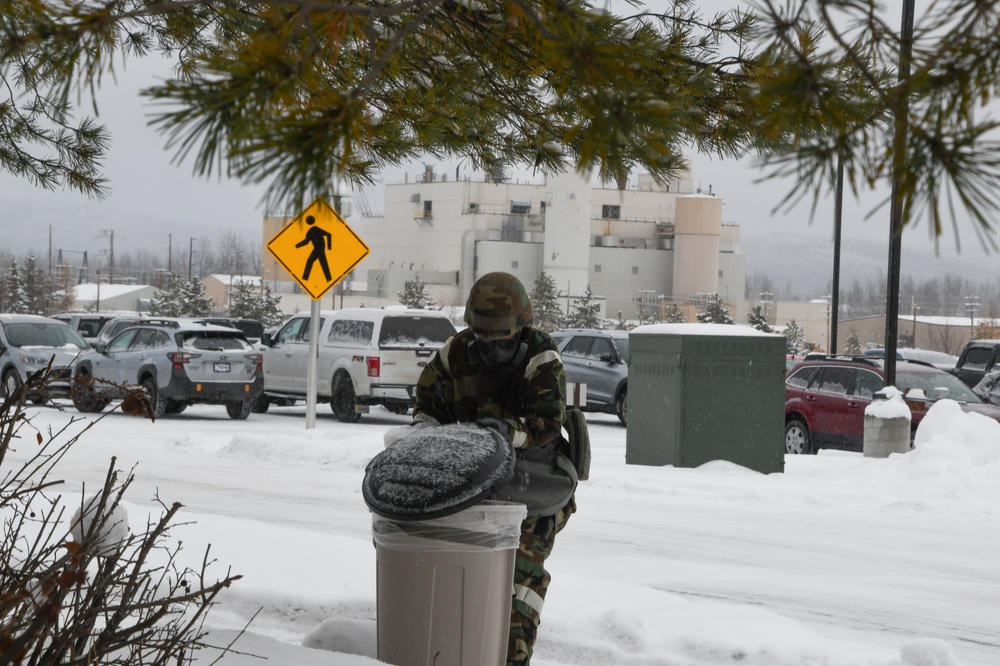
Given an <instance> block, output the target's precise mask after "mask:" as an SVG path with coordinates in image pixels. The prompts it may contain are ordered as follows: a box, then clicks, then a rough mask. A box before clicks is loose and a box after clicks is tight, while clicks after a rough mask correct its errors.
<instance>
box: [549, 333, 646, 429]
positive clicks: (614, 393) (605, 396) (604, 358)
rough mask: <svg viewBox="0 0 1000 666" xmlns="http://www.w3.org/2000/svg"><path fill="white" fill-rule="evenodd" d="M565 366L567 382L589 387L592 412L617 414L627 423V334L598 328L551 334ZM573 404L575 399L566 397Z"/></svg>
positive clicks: (586, 406) (587, 405) (588, 407)
mask: <svg viewBox="0 0 1000 666" xmlns="http://www.w3.org/2000/svg"><path fill="white" fill-rule="evenodd" d="M552 337H553V339H555V341H556V344H557V345H558V346H559V353H560V354H561V355H562V361H563V366H564V367H565V368H566V383H567V384H574V385H580V386H586V401H585V404H584V405H580V408H581V409H583V410H584V411H589V412H605V413H608V414H616V415H617V416H618V419H619V420H620V421H621V422H622V423H628V361H629V352H628V332H627V331H600V330H596V329H585V328H577V329H564V330H561V331H556V332H555V333H553V334H552ZM567 401H568V402H569V403H570V404H572V402H573V400H572V396H567Z"/></svg>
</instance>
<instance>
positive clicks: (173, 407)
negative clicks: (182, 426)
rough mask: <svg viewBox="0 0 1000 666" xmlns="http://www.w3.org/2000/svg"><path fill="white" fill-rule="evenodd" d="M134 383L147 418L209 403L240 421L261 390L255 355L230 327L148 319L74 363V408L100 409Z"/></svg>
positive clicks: (244, 338)
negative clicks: (141, 395) (146, 403)
mask: <svg viewBox="0 0 1000 666" xmlns="http://www.w3.org/2000/svg"><path fill="white" fill-rule="evenodd" d="M136 387H141V388H142V389H143V390H144V391H145V393H146V397H147V398H148V400H149V404H150V411H151V412H152V415H153V416H154V417H159V416H162V415H163V414H179V413H181V412H182V411H184V410H185V409H186V408H187V406H188V405H192V404H209V405H225V406H226V412H227V413H228V414H229V417H230V418H233V419H245V418H247V417H248V416H249V415H250V412H251V408H252V405H253V403H254V401H255V400H256V399H257V398H258V397H259V396H260V394H261V391H262V390H263V388H264V375H263V369H262V365H261V354H260V353H259V352H256V351H254V348H253V346H252V345H251V344H250V342H249V341H248V340H247V339H246V336H245V335H243V333H242V332H240V331H237V330H236V329H232V328H226V327H222V326H214V325H212V324H201V323H194V322H185V321H182V320H177V319H167V320H162V321H154V320H150V321H147V322H143V323H142V324H140V325H138V326H131V327H129V328H126V329H125V330H123V331H122V332H120V333H119V334H118V335H116V336H115V337H114V338H112V339H111V342H109V343H107V344H104V343H98V345H97V347H96V348H95V349H93V350H91V351H89V352H86V353H84V354H82V355H81V356H80V358H79V359H78V360H77V361H76V363H75V364H74V366H73V393H72V397H73V404H74V406H75V407H76V408H77V409H78V410H79V411H81V412H100V411H102V410H103V409H104V408H105V407H106V406H107V405H108V403H110V402H111V401H112V400H115V399H119V398H124V397H125V396H126V395H127V394H128V393H129V392H130V391H132V390H135V388H136Z"/></svg>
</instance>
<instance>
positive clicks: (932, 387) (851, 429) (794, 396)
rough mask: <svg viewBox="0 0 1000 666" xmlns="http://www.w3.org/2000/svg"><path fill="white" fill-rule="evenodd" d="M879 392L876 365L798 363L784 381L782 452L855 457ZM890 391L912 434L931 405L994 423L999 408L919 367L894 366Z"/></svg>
mask: <svg viewBox="0 0 1000 666" xmlns="http://www.w3.org/2000/svg"><path fill="white" fill-rule="evenodd" d="M884 386H885V374H884V373H883V370H882V360H880V359H869V358H850V359H849V358H844V357H841V358H836V357H829V358H824V359H816V360H808V361H802V362H801V363H800V364H799V365H798V366H796V367H795V369H794V371H793V372H791V373H789V375H788V378H787V379H786V380H785V451H786V452H787V453H815V452H816V451H817V450H819V449H823V448H831V449H846V450H848V451H861V450H862V446H863V444H864V431H865V407H867V406H868V405H869V404H870V403H871V401H872V396H873V395H874V394H875V393H876V392H877V391H879V390H881V389H882V388H883V387H884ZM896 388H898V389H899V390H900V391H902V392H903V394H904V396H905V399H906V404H907V405H908V406H909V407H910V412H911V413H912V429H913V430H912V431H913V432H914V433H915V432H916V430H917V426H918V425H919V424H920V421H921V419H923V417H924V414H926V413H927V410H928V409H930V406H931V405H932V404H933V403H934V401H935V400H939V399H942V398H949V399H951V400H955V401H957V402H959V403H960V404H961V405H962V409H963V410H965V411H967V412H979V413H981V414H985V415H986V416H989V417H991V418H993V419H996V420H997V421H1000V408H998V407H996V406H993V405H989V404H986V403H984V402H983V401H982V400H981V399H980V398H979V397H978V396H977V395H976V394H975V393H973V392H972V389H970V388H969V387H968V386H966V385H965V384H963V383H962V382H961V381H960V380H959V379H958V378H957V377H955V376H954V375H951V374H949V373H947V372H944V371H943V370H939V369H937V368H935V367H934V366H932V365H930V364H929V363H922V362H920V361H904V360H897V361H896Z"/></svg>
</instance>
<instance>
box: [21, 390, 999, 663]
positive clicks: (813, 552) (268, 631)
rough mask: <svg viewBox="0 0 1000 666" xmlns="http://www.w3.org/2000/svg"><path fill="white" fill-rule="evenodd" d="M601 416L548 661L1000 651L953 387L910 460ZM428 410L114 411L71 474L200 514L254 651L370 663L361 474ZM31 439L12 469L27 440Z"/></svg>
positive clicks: (221, 630)
mask: <svg viewBox="0 0 1000 666" xmlns="http://www.w3.org/2000/svg"><path fill="white" fill-rule="evenodd" d="M32 415H33V419H34V424H35V426H36V427H38V428H39V429H42V430H44V429H45V428H47V426H48V425H49V424H52V425H62V424H64V423H65V422H66V420H67V419H69V418H70V417H74V418H81V415H79V414H77V413H76V412H75V411H74V410H73V409H72V407H69V408H68V410H67V411H65V412H61V411H59V410H57V409H55V408H53V407H41V408H33V409H32ZM86 418H87V419H90V418H92V417H89V416H88V417H86ZM588 419H589V421H590V430H591V440H592V444H593V447H594V460H593V467H592V470H591V480H590V481H587V482H585V483H582V484H581V486H580V489H579V491H578V494H577V502H578V505H579V512H578V513H577V514H576V516H574V517H573V519H572V520H571V521H570V523H569V525H568V527H567V528H566V530H565V531H564V532H563V533H562V534H561V535H560V536H559V538H558V539H557V543H556V548H555V551H554V553H553V556H552V558H551V559H550V561H549V569H550V571H551V572H552V574H553V580H552V585H551V588H550V591H549V595H548V598H547V600H546V606H545V611H544V614H543V623H542V627H541V631H540V636H539V640H538V644H537V646H536V652H535V655H536V656H535V659H534V660H533V663H534V664H535V665H536V666H555V665H557V664H559V665H561V664H594V665H598V664H599V665H602V666H604V665H607V664H623V665H637V666H638V665H642V666H649V665H657V666H688V665H696V664H706V665H707V664H732V665H734V666H735V665H738V666H786V665H787V666H792V665H798V666H847V665H859V666H861V665H864V666H904V665H905V666H955V665H958V664H961V665H964V666H996V664H1000V565H998V563H1000V424H997V423H995V422H993V421H991V420H988V419H985V418H984V417H979V416H978V415H975V414H964V413H962V412H961V411H960V410H959V409H958V407H957V405H956V404H955V403H952V402H949V401H944V402H942V403H939V404H938V405H936V406H935V407H934V408H933V409H932V410H931V412H930V413H929V414H928V415H927V417H926V418H925V420H924V422H923V424H922V426H921V428H920V433H919V438H918V441H917V448H916V450H914V451H912V452H910V453H908V454H905V455H894V456H892V457H890V458H888V459H882V460H878V459H869V458H864V457H862V456H861V455H860V454H855V453H845V452H821V453H820V454H819V455H816V456H788V457H787V458H786V466H785V473H783V474H772V475H761V474H758V473H756V472H752V471H749V470H747V469H745V468H742V467H738V466H736V465H733V464H730V463H726V462H721V461H720V462H713V463H709V464H707V465H705V466H703V467H701V468H698V469H675V468H672V467H640V466H630V465H626V464H625V448H626V430H625V428H624V427H622V426H621V425H619V424H618V422H617V420H615V419H614V418H613V417H608V416H602V415H590V416H589V417H588ZM408 421H409V419H408V417H402V416H395V415H392V414H389V413H388V412H385V411H382V410H381V409H375V410H373V413H372V414H370V415H367V416H365V417H364V418H363V419H362V421H361V422H360V423H358V424H351V425H348V424H343V423H339V422H337V421H335V420H334V419H333V418H332V417H331V416H330V415H329V412H328V411H327V410H326V409H325V406H323V405H321V406H320V411H319V418H318V419H317V427H316V429H315V430H309V431H307V430H305V427H304V408H301V407H289V408H278V409H272V411H271V412H269V413H268V414H265V415H256V414H255V415H252V416H251V417H250V419H249V420H248V421H243V422H236V421H231V420H229V419H228V418H227V417H226V415H225V411H224V410H223V409H222V408H221V407H194V408H189V409H188V410H187V411H186V412H185V413H184V414H182V415H180V416H176V417H168V418H164V419H160V420H158V421H157V422H156V423H150V422H148V421H145V420H141V419H136V418H133V417H128V416H125V415H123V414H121V413H114V414H111V415H109V416H107V418H105V419H104V421H103V422H102V423H100V424H98V425H97V426H96V427H95V428H94V429H92V430H91V431H90V432H88V433H86V434H85V435H84V437H83V438H82V439H81V441H80V442H79V443H78V444H77V445H76V446H75V447H74V448H73V449H72V450H71V452H70V453H69V455H68V456H67V457H66V459H65V460H64V461H62V462H61V463H60V464H59V466H58V467H57V470H59V474H58V476H59V477H60V478H63V479H65V480H66V481H67V484H66V492H67V493H76V494H75V495H74V497H75V500H74V501H77V502H78V501H79V492H80V488H81V485H82V484H83V483H86V485H87V488H88V489H90V490H91V491H92V490H93V489H94V488H97V487H98V486H99V484H100V483H101V482H102V480H103V478H104V474H105V472H106V470H107V466H108V464H109V461H110V458H111V457H112V456H117V457H118V460H119V466H120V467H121V468H123V469H128V468H130V467H131V466H132V465H133V464H134V465H136V468H135V476H136V480H135V483H134V484H133V486H132V488H131V490H130V493H129V495H128V500H129V503H128V504H127V508H128V511H129V517H130V521H131V522H132V523H133V524H134V525H138V526H141V525H144V524H145V514H147V513H149V512H150V511H153V510H155V505H154V504H153V502H152V501H151V498H152V497H153V496H154V494H158V495H159V497H160V498H161V499H162V500H163V501H165V502H168V503H170V502H174V501H179V502H181V503H183V504H184V507H185V508H184V510H183V512H182V514H181V517H180V519H181V521H193V522H192V524H190V525H185V526H182V527H179V528H177V529H176V530H175V531H174V536H175V537H177V538H180V539H182V540H183V542H184V551H183V552H184V554H185V555H186V556H187V557H189V558H190V559H191V562H192V564H195V563H197V562H199V561H200V559H201V557H202V555H203V553H204V547H205V546H206V545H207V544H211V546H212V555H213V556H214V557H215V558H216V559H217V560H218V562H219V566H220V567H222V568H224V567H229V566H231V567H232V570H233V572H234V573H239V574H243V576H244V578H243V579H242V580H241V581H239V582H237V583H236V584H235V585H234V586H233V587H232V588H231V589H230V590H228V591H227V592H226V593H225V594H224V596H223V598H222V602H221V604H220V605H219V606H218V607H216V608H215V609H214V610H213V611H212V613H211V614H210V615H209V620H208V624H209V626H210V627H211V628H212V629H213V633H212V638H213V640H215V641H216V642H218V643H220V644H223V643H227V642H228V641H229V639H230V638H231V637H232V636H233V635H234V634H235V631H236V630H237V629H238V628H241V627H242V626H243V625H244V624H245V623H246V622H247V621H248V619H249V618H250V617H251V616H252V615H253V614H254V613H256V612H257V611H258V609H260V613H259V615H258V616H257V618H256V619H255V620H254V621H253V622H252V623H251V624H250V627H249V630H248V633H247V635H245V636H244V637H243V638H242V639H241V641H240V642H239V643H238V644H237V646H236V647H237V649H239V650H241V651H242V652H244V653H249V654H256V655H262V656H267V657H269V658H270V663H277V664H282V665H287V664H306V665H309V664H317V665H319V664H323V665H331V664H332V665H338V666H340V665H361V664H374V663H377V662H376V660H375V659H374V656H375V652H376V647H375V643H376V639H375V618H376V593H375V582H376V581H375V549H374V547H373V545H372V537H371V532H370V525H371V521H370V515H369V513H368V510H367V508H366V506H365V504H364V502H363V501H362V498H361V490H360V489H361V481H362V477H363V474H364V468H365V465H366V464H367V462H368V461H369V460H370V459H371V458H372V457H373V456H374V455H375V454H376V453H378V452H379V451H380V450H381V449H382V435H383V433H384V432H385V430H386V429H387V428H389V427H393V426H396V425H399V424H402V423H406V422H408ZM18 448H19V450H18V451H17V452H16V453H14V454H13V455H12V456H10V461H11V462H12V461H13V460H17V459H23V458H24V457H25V456H26V455H27V452H28V450H29V449H30V448H31V447H30V444H29V443H27V442H22V443H20V444H19V445H18ZM303 642H306V643H308V644H309V645H313V646H317V647H322V648H325V649H310V648H306V647H302V644H303ZM358 655H362V656H358ZM364 655H367V656H364ZM207 656H208V655H205V656H204V657H203V658H202V661H203V662H204V663H208V659H207ZM222 663H223V664H227V665H229V666H244V665H249V664H260V663H261V662H260V660H259V659H256V658H253V657H250V656H245V655H230V656H228V657H226V658H225V659H224V660H223V662H222Z"/></svg>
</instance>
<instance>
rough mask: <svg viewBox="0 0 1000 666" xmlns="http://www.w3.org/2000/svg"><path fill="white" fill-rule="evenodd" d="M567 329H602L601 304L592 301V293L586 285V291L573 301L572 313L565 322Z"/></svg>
mask: <svg viewBox="0 0 1000 666" xmlns="http://www.w3.org/2000/svg"><path fill="white" fill-rule="evenodd" d="M566 326H568V327H569V328H596V329H598V330H602V329H603V328H604V320H603V319H602V318H601V304H600V303H598V302H597V301H596V300H594V293H593V292H592V291H591V290H590V285H589V284H588V285H587V290H586V291H585V292H584V293H583V296H582V297H581V298H574V299H573V311H572V312H571V313H570V315H569V317H568V318H567V320H566Z"/></svg>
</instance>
